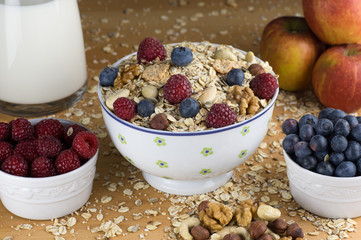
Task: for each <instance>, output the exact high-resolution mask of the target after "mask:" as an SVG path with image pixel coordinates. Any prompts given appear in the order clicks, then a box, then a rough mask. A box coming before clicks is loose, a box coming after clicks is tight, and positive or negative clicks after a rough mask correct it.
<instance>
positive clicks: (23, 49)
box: [0, 0, 87, 104]
mask: <svg viewBox="0 0 361 240" xmlns="http://www.w3.org/2000/svg"><path fill="white" fill-rule="evenodd" d="M8 1H9V0H8ZM0 2H1V1H0ZM5 2H6V1H5ZM23 2H26V1H23ZM86 79H87V73H86V62H85V52H84V43H83V35H82V29H81V24H80V17H79V10H78V5H77V2H76V0H53V1H48V2H45V3H42V4H36V5H30V6H11V5H3V4H0V100H1V101H5V102H10V103H16V104H40V103H47V102H52V101H56V100H60V99H62V98H65V97H68V96H70V95H72V94H73V93H75V92H76V91H77V90H78V89H79V88H81V87H82V86H83V85H84V84H85V83H86Z"/></svg>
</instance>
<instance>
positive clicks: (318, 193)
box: [283, 151, 361, 218]
mask: <svg viewBox="0 0 361 240" xmlns="http://www.w3.org/2000/svg"><path fill="white" fill-rule="evenodd" d="M283 153H284V158H285V160H286V163H287V176H288V179H289V184H290V188H291V193H292V196H293V198H294V200H295V201H296V202H297V203H298V204H299V205H300V206H301V207H303V208H304V209H306V210H307V211H309V212H311V213H314V214H316V215H318V216H321V217H326V218H354V217H359V216H361V177H350V178H346V177H330V176H325V175H321V174H318V173H314V172H312V171H309V170H307V169H304V168H302V167H301V166H299V165H298V164H297V163H295V162H294V161H293V160H292V159H291V158H290V157H289V156H288V155H287V153H286V152H285V151H283Z"/></svg>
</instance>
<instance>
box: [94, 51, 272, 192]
mask: <svg viewBox="0 0 361 240" xmlns="http://www.w3.org/2000/svg"><path fill="white" fill-rule="evenodd" d="M242 52H243V51H242ZM134 54H135V53H133V54H131V55H128V56H126V57H125V58H123V59H127V58H129V57H130V56H132V55H134ZM121 61H122V59H121V60H119V61H118V62H117V63H115V64H114V65H113V66H116V65H119V63H120V62H121ZM258 61H261V60H259V59H258ZM278 91H279V90H278V89H277V91H276V93H275V94H274V96H273V98H272V100H271V101H270V102H269V104H268V105H267V106H266V108H264V109H263V110H262V111H260V112H258V113H257V114H256V115H254V116H253V117H252V118H251V119H248V120H245V121H243V122H239V123H236V124H233V125H230V126H226V127H222V128H217V129H211V130H205V131H198V132H170V131H160V130H155V129H150V128H145V127H140V126H137V125H135V124H132V123H130V122H128V121H125V120H122V119H120V118H118V117H117V116H116V115H115V114H114V113H113V112H112V111H111V110H109V109H108V108H107V106H106V104H105V101H104V97H103V94H102V89H101V86H100V85H99V87H98V97H99V101H100V104H101V108H102V112H103V119H104V122H105V125H106V128H107V131H108V133H109V135H110V138H111V140H112V141H113V143H114V145H115V147H116V148H117V149H118V150H119V152H120V153H121V154H122V155H123V157H124V158H125V159H126V160H127V161H129V162H130V163H131V164H133V165H134V166H136V167H137V168H139V169H140V170H141V171H142V173H143V176H144V178H145V180H146V181H147V182H148V183H149V184H150V185H151V186H153V187H154V188H156V189H158V190H161V191H164V192H167V193H172V194H178V195H193V194H201V193H205V192H209V191H212V190H215V189H217V188H218V187H220V186H222V185H223V184H225V183H226V182H227V181H228V180H229V179H230V177H231V176H232V174H233V169H234V168H236V167H237V166H239V165H240V164H242V163H243V162H244V161H246V160H247V159H248V158H249V157H250V156H251V155H252V154H253V153H254V152H255V151H256V149H257V148H258V146H259V144H260V143H261V142H262V140H263V139H264V137H265V135H266V133H267V130H268V122H269V121H270V120H271V118H272V113H273V109H274V103H275V101H276V98H277V96H278Z"/></svg>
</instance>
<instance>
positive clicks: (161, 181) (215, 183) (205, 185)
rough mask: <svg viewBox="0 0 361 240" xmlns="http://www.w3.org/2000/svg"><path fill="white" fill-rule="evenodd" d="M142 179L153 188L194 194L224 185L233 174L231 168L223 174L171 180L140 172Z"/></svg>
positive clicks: (168, 191)
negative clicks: (194, 178)
mask: <svg viewBox="0 0 361 240" xmlns="http://www.w3.org/2000/svg"><path fill="white" fill-rule="evenodd" d="M142 173H143V177H144V179H145V180H146V181H147V182H148V183H149V184H150V185H151V186H152V187H154V188H156V189H158V190H160V191H163V192H166V193H171V194H176V195H185V196H189V195H195V194H202V193H207V192H211V191H213V190H215V189H217V188H219V187H221V186H222V185H224V184H225V183H226V182H228V180H229V179H230V178H231V177H232V175H233V170H232V171H230V172H227V173H225V174H222V175H219V176H216V177H212V178H207V179H200V180H173V179H167V178H162V177H158V176H154V175H151V174H149V173H146V172H142Z"/></svg>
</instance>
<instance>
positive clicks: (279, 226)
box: [268, 218, 288, 234]
mask: <svg viewBox="0 0 361 240" xmlns="http://www.w3.org/2000/svg"><path fill="white" fill-rule="evenodd" d="M268 227H269V228H270V229H271V230H272V231H273V232H274V233H277V234H283V233H284V232H285V231H286V229H287V227H288V223H287V222H286V221H285V220H284V219H281V218H277V219H276V220H274V221H272V222H270V223H269V224H268Z"/></svg>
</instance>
